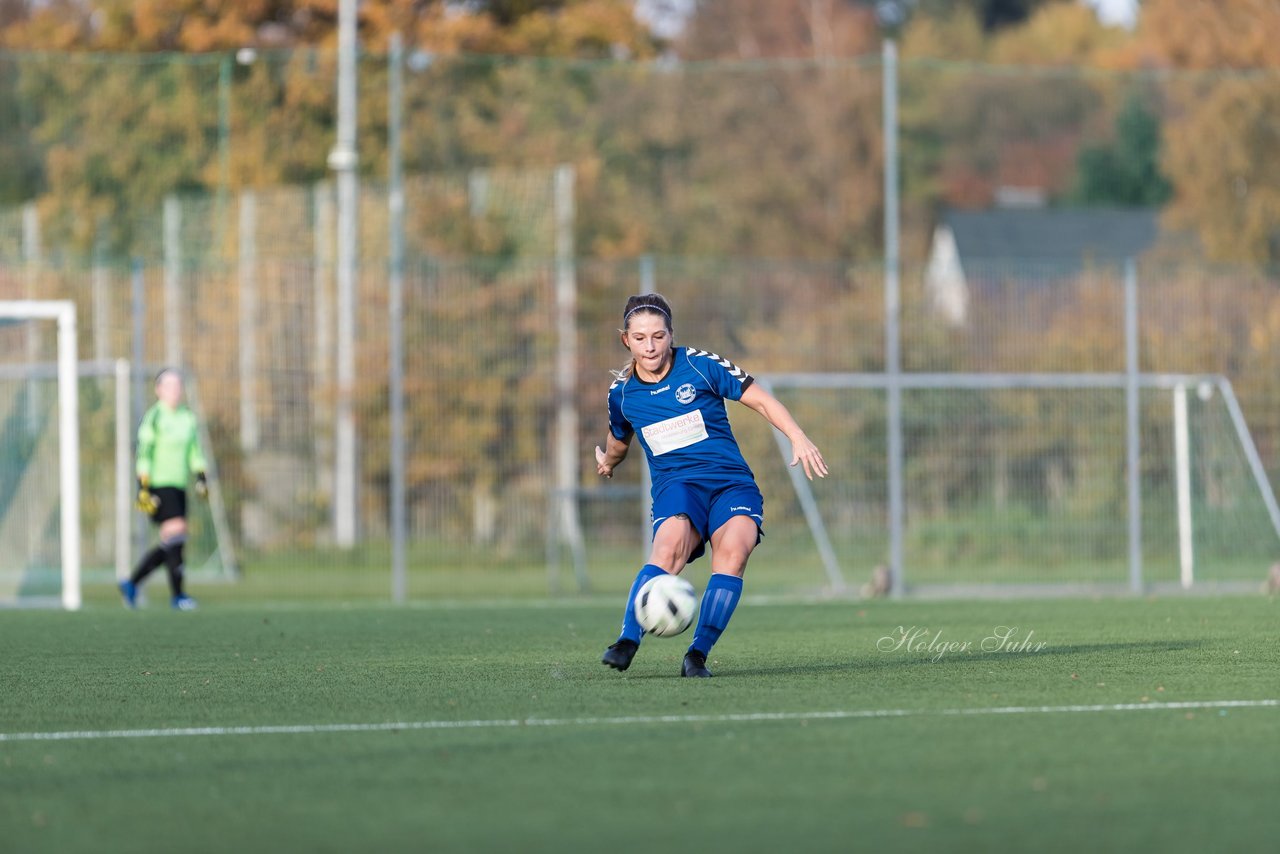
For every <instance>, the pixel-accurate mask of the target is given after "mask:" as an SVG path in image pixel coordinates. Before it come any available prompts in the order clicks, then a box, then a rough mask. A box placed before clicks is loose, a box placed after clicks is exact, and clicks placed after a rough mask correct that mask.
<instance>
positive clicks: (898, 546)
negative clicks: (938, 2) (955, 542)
mask: <svg viewBox="0 0 1280 854" xmlns="http://www.w3.org/2000/svg"><path fill="white" fill-rule="evenodd" d="M883 77H884V81H883V82H884V96H883V100H884V104H883V109H884V119H883V121H884V350H885V353H884V363H885V365H884V367H885V373H886V374H888V379H889V383H888V388H887V389H886V398H887V401H886V405H887V410H888V412H887V416H888V419H887V420H888V424H887V425H886V426H887V429H888V442H887V451H888V457H889V459H888V474H889V574H890V578H891V579H892V591H891V592H892V594H893V595H894V596H895V597H897V596H901V595H902V594H903V593H904V592H905V591H906V567H905V566H904V565H903V535H904V532H903V528H904V526H905V521H906V509H905V499H904V493H905V488H904V485H903V468H904V460H903V447H902V386H901V384H900V382H899V380H900V378H901V373H902V345H901V339H900V329H899V314H900V312H901V295H900V293H899V270H898V265H899V258H898V252H899V249H898V49H897V46H896V45H895V44H894V42H893V41H892V40H887V41H885V43H884V69H883Z"/></svg>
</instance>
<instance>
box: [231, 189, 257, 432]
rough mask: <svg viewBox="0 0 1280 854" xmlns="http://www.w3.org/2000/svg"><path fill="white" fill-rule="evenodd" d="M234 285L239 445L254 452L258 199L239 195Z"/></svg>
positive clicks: (249, 195) (255, 426) (248, 195)
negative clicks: (237, 322)
mask: <svg viewBox="0 0 1280 854" xmlns="http://www.w3.org/2000/svg"><path fill="white" fill-rule="evenodd" d="M239 246H240V249H239V262H238V266H237V285H238V287H239V289H240V327H239V329H240V448H241V449H242V450H243V451H244V452H245V453H246V454H252V453H255V452H256V451H257V450H258V447H259V445H261V440H262V430H261V429H260V427H259V424H258V396H257V389H258V199H257V196H256V195H255V194H254V192H253V191H252V190H245V191H244V192H243V193H241V194H240V240H239Z"/></svg>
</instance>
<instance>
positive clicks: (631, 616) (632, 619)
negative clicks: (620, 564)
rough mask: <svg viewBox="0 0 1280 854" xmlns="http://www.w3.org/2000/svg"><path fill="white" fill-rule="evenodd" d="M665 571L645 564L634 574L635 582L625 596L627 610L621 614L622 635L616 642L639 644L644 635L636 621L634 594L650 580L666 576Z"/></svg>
mask: <svg viewBox="0 0 1280 854" xmlns="http://www.w3.org/2000/svg"><path fill="white" fill-rule="evenodd" d="M666 574H667V571H666V570H665V569H663V568H662V567H660V566H654V565H653V564H651V563H646V564H645V565H644V566H642V567H641V568H640V572H639V573H637V574H636V580H635V582H634V583H633V584H632V585H631V592H630V593H628V594H627V608H626V610H625V611H623V612H622V634H621V635H619V636H618V640H622V639H623V638H626V639H627V640H631V641H635V642H636V643H640V638H641V637H642V636H643V635H644V629H642V628H640V623H639V621H637V620H636V594H637V593H639V592H640V588H641V587H644V583H645V582H646V581H648V580H649V579H650V578H657V577H658V576H659V575H666Z"/></svg>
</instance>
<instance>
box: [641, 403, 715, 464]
mask: <svg viewBox="0 0 1280 854" xmlns="http://www.w3.org/2000/svg"><path fill="white" fill-rule="evenodd" d="M640 432H641V434H643V435H644V440H645V442H647V443H648V444H649V450H651V451H652V452H653V455H654V456H655V457H659V456H662V455H663V454H665V453H667V452H668V451H675V450H678V449H679V448H687V447H689V446H690V445H694V444H697V443H698V442H701V441H702V440H703V439H705V438H707V425H706V423H705V422H704V421H703V420H702V410H700V409H695V410H693V411H692V412H690V413H688V414H686V415H677V416H676V417H675V418H668V419H667V420H665V421H658V422H655V423H653V424H650V425H649V426H648V427H644V428H641V430H640Z"/></svg>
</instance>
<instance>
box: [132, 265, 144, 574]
mask: <svg viewBox="0 0 1280 854" xmlns="http://www.w3.org/2000/svg"><path fill="white" fill-rule="evenodd" d="M145 285H146V283H145V282H144V281H143V278H142V260H141V259H139V258H134V259H133V264H132V266H131V269H130V271H129V291H130V319H131V320H132V323H133V334H132V336H131V339H132V340H131V342H130V345H129V360H130V364H131V370H132V373H133V377H132V383H131V385H132V388H131V390H130V394H129V401H130V407H131V409H132V410H133V417H132V419H131V424H132V426H133V427H134V428H135V429H136V428H137V426H138V425H139V424H141V423H142V411H143V406H144V403H143V401H145V400H146V399H147V381H146V379H145V376H146V370H147V368H146V352H147V351H146V341H145V340H144V335H145V330H146V315H147V295H146V290H145ZM132 433H133V431H132V430H130V436H129V444H130V446H132V445H133V439H134V436H133V435H132ZM133 519H134V523H133V542H134V545H135V546H136V547H137V550H138V551H141V550H142V548H143V547H144V546H145V545H146V542H147V523H146V520H145V519H144V518H143V517H142V516H141V515H140V514H134V516H133Z"/></svg>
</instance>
